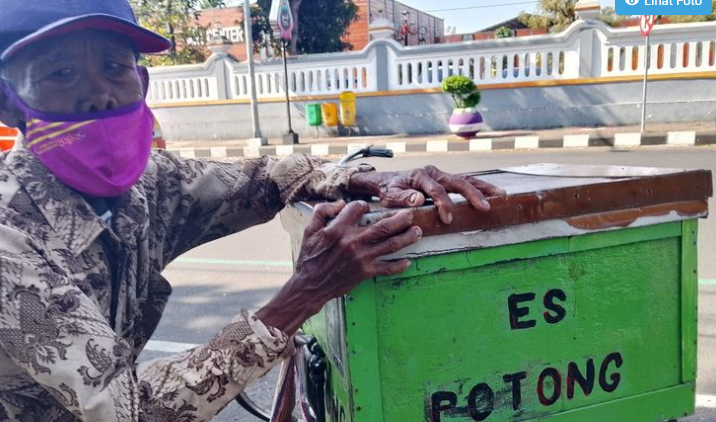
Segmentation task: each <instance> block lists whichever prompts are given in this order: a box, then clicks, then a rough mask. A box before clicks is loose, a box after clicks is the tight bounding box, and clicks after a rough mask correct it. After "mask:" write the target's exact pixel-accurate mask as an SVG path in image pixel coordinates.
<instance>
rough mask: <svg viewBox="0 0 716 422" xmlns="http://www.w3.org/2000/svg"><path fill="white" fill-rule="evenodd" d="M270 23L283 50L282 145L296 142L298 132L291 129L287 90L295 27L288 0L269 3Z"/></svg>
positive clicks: (275, 0)
mask: <svg viewBox="0 0 716 422" xmlns="http://www.w3.org/2000/svg"><path fill="white" fill-rule="evenodd" d="M270 20H271V23H272V25H273V23H274V22H275V25H276V27H277V28H278V30H279V34H280V36H281V45H282V47H283V48H282V50H283V81H284V91H286V114H287V116H288V133H287V134H285V135H284V136H283V143H284V145H293V144H298V134H297V133H296V132H294V131H293V125H292V123H291V97H290V96H289V91H288V58H287V50H288V42H289V41H291V39H292V38H293V30H294V28H295V25H294V21H293V13H292V12H291V5H290V4H289V2H288V0H273V3H272V5H271V16H270Z"/></svg>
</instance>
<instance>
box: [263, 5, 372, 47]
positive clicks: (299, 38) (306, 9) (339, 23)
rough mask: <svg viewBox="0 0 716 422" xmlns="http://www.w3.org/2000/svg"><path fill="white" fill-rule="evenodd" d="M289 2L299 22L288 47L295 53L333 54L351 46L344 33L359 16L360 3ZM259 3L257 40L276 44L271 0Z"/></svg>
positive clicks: (294, 16) (296, 20)
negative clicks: (272, 26)
mask: <svg viewBox="0 0 716 422" xmlns="http://www.w3.org/2000/svg"><path fill="white" fill-rule="evenodd" d="M290 4H291V10H292V11H293V18H294V21H295V23H296V30H295V34H294V39H293V41H292V42H291V44H290V46H289V51H290V52H291V53H292V54H318V53H334V52H339V51H343V50H346V49H351V48H352V46H351V45H350V44H349V43H347V42H346V41H345V35H347V31H348V27H349V26H350V24H351V23H352V22H354V21H355V20H356V19H357V18H358V6H356V5H355V3H353V0H346V1H336V0H290ZM258 6H259V7H258V8H256V9H255V12H256V13H257V16H252V17H251V18H252V23H253V24H254V25H255V27H254V30H253V31H252V32H253V35H254V42H255V43H257V44H258V45H263V44H265V43H266V37H268V38H270V39H271V41H272V42H273V43H274V44H276V40H273V30H272V29H271V25H270V24H269V13H270V11H271V0H258ZM253 12H254V11H252V13H253ZM276 45H277V44H276Z"/></svg>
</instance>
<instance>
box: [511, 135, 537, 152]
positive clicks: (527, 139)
mask: <svg viewBox="0 0 716 422" xmlns="http://www.w3.org/2000/svg"><path fill="white" fill-rule="evenodd" d="M537 148H539V136H518V137H516V138H515V149H537Z"/></svg>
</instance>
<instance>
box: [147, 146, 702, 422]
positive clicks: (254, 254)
mask: <svg viewBox="0 0 716 422" xmlns="http://www.w3.org/2000/svg"><path fill="white" fill-rule="evenodd" d="M539 162H561V163H569V164H620V165H640V166H661V167H683V168H708V169H711V170H712V171H714V173H716V147H703V148H688V149H673V148H668V149H666V148H656V149H640V150H629V151H613V150H601V151H595V150H590V151H563V150H560V151H554V152H549V151H547V152H545V151H539V152H510V153H489V154H485V153H483V154H453V155H435V156H432V157H428V156H415V157H402V158H399V159H394V160H390V161H376V162H374V164H376V165H377V166H378V167H379V168H381V169H383V170H401V169H410V168H415V167H420V166H424V165H427V164H434V165H437V166H438V167H441V168H444V169H448V170H450V171H454V172H462V171H474V170H488V169H494V168H500V167H507V166H515V165H524V164H531V163H539ZM711 206H712V207H714V206H716V203H714V202H713V201H712V203H711ZM714 209H716V208H714ZM699 236H700V238H699V247H700V263H699V270H700V278H701V279H703V280H705V281H704V282H703V283H702V285H700V287H699V293H700V303H699V309H700V311H699V317H700V323H699V347H700V349H699V380H698V393H699V394H702V395H710V396H716V281H714V280H716V259H714V257H716V218H712V219H711V220H707V221H705V222H703V223H702V225H701V228H700V233H699ZM290 260H291V254H290V249H289V239H288V236H287V235H285V234H284V232H283V230H282V229H281V226H280V223H279V222H278V221H277V220H275V221H273V222H271V223H269V224H267V225H264V226H262V227H257V228H254V229H251V230H248V231H246V232H243V233H240V234H237V235H235V236H232V237H230V238H227V239H223V240H220V241H217V242H214V243H211V244H209V245H205V246H203V247H201V248H199V249H196V250H194V251H192V252H191V253H189V254H187V255H186V256H185V257H183V258H182V259H180V260H179V261H178V262H176V263H174V264H172V265H171V266H170V267H169V268H168V269H167V270H166V272H165V275H166V276H167V277H168V279H169V280H170V281H171V282H172V284H173V286H174V295H173V298H172V301H171V303H170V305H169V306H168V308H167V312H166V314H165V318H164V320H163V321H162V324H161V325H160V327H159V329H158V331H157V333H156V335H155V337H154V340H158V341H165V342H173V343H202V342H205V341H207V340H208V339H209V338H211V337H212V336H213V335H214V334H215V333H216V332H217V331H218V330H219V329H220V328H221V327H222V325H224V324H225V323H226V322H227V321H228V320H229V319H230V318H231V317H232V315H233V314H235V313H236V312H237V311H238V310H239V309H241V308H244V307H245V308H250V309H256V308H258V307H260V306H261V305H262V304H264V303H265V302H266V301H268V300H269V298H270V297H271V296H272V295H273V294H274V293H275V292H276V291H277V289H279V288H280V286H281V285H282V284H283V283H284V282H285V281H286V280H287V279H288V278H289V277H290V275H291V268H290ZM709 280H710V281H709ZM154 344H160V345H161V343H154ZM170 346H171V344H170ZM163 353H164V352H157V351H148V352H146V353H145V355H144V356H143V359H151V358H152V357H156V356H161V355H162V354H163ZM272 378H273V377H272V376H271V375H270V376H268V377H267V380H262V381H260V382H258V383H256V385H254V386H252V387H251V388H250V390H251V391H253V392H254V393H256V395H257V396H259V397H261V398H263V399H264V401H265V399H267V398H268V397H269V396H270V391H271V385H270V380H271V379H272ZM712 406H713V405H712ZM215 420H217V421H219V422H232V421H242V422H243V421H246V422H249V421H254V420H255V419H253V418H252V417H251V416H249V415H247V414H245V413H243V411H241V410H239V409H237V408H236V406H233V405H232V406H230V407H229V408H227V409H226V410H225V411H224V412H223V413H222V414H221V415H219V416H218V417H217V418H216V419H215ZM687 421H689V422H696V421H704V422H705V421H709V422H716V409H713V408H712V409H708V408H701V409H699V413H698V415H697V416H695V417H692V418H689V419H687ZM614 422H619V421H614ZM624 422H628V421H624Z"/></svg>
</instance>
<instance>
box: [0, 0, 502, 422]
mask: <svg viewBox="0 0 716 422" xmlns="http://www.w3.org/2000/svg"><path fill="white" fill-rule="evenodd" d="M167 47H169V44H168V42H167V41H166V40H165V39H164V38H162V37H160V36H158V35H156V34H154V33H151V32H149V31H147V30H145V29H142V28H140V27H139V26H137V25H136V21H135V18H134V16H133V14H132V11H131V8H130V6H129V5H128V3H127V2H126V0H62V1H56V0H23V1H18V0H0V54H1V56H0V60H1V61H0V66H1V68H0V70H1V72H2V73H1V77H2V79H1V80H0V88H1V90H0V120H1V121H2V122H3V123H5V124H6V125H8V126H11V127H17V128H19V129H20V130H21V132H22V133H23V135H24V138H23V139H22V140H21V143H22V145H21V147H20V148H19V149H16V150H15V151H12V152H11V153H9V154H7V155H4V156H0V420H2V421H4V420H11V421H76V420H81V421H92V422H99V421H103V422H110V421H172V422H175V421H206V420H210V419H211V418H212V417H213V416H214V415H215V414H216V413H217V412H218V411H219V410H221V409H222V408H223V407H224V406H226V404H227V403H229V401H231V400H233V399H234V398H235V397H236V396H237V395H238V394H239V393H240V391H241V390H242V389H243V388H244V386H246V385H247V383H250V382H251V381H253V380H255V379H256V378H257V377H260V376H261V375H263V374H264V373H265V372H266V371H268V370H269V369H270V368H271V367H273V366H275V365H276V364H277V363H278V362H279V361H281V360H282V359H283V358H285V357H287V356H289V355H290V354H291V353H292V351H293V346H292V341H291V340H290V339H291V337H292V335H293V334H295V333H296V331H297V330H298V328H299V327H300V325H301V324H302V323H303V322H304V321H306V319H308V318H309V317H310V316H312V315H314V314H315V313H316V312H318V310H319V309H320V308H321V307H322V306H323V305H324V304H325V303H326V302H327V301H329V300H331V299H332V298H336V297H339V296H341V295H343V294H345V293H346V292H348V291H350V290H351V289H352V288H353V287H354V286H355V285H356V284H357V283H358V282H360V281H361V280H364V279H367V278H371V277H374V276H377V275H388V274H396V273H399V272H401V271H404V270H405V269H406V268H407V267H408V266H409V262H407V261H398V262H383V261H381V260H379V259H378V258H379V257H381V256H384V255H387V254H390V253H392V252H395V251H396V250H398V249H400V248H403V247H405V246H408V245H410V244H412V243H414V242H416V241H418V240H419V239H420V237H421V231H420V229H419V228H417V227H413V226H412V218H411V213H409V212H401V213H398V214H396V215H394V216H393V217H391V218H388V219H385V220H383V221H381V222H379V223H377V224H376V225H374V226H372V227H359V226H358V222H359V220H360V218H361V216H362V215H363V214H364V213H365V212H366V211H367V209H368V208H367V205H366V204H365V203H364V202H362V201H355V202H351V203H350V204H348V205H346V202H345V201H343V200H345V199H349V198H350V197H366V196H377V197H380V198H381V199H382V201H383V202H384V203H385V204H387V205H390V206H404V207H405V206H419V205H421V204H423V202H424V201H425V196H424V194H427V195H430V196H431V197H432V198H433V199H434V200H435V202H436V203H437V204H438V206H439V212H440V216H441V218H442V220H443V222H445V223H446V224H449V223H450V222H451V220H452V214H451V209H452V207H453V204H452V202H451V201H450V198H449V197H448V195H447V192H456V193H460V194H462V195H463V196H465V197H466V198H467V199H468V200H469V201H470V202H471V203H472V204H473V205H474V206H475V207H476V208H478V209H480V210H483V211H484V210H487V209H488V208H489V204H487V202H486V201H485V200H484V197H483V194H484V195H494V194H499V193H500V192H499V191H498V189H496V188H495V187H493V186H490V185H488V184H484V183H481V182H479V181H476V180H471V179H466V178H463V177H457V176H452V175H448V174H444V173H442V172H440V171H438V170H436V169H434V168H428V169H425V170H417V171H413V172H410V173H392V174H385V173H377V172H374V171H372V170H373V169H371V168H369V167H367V166H361V167H357V168H347V167H341V166H337V165H333V164H330V163H327V162H325V161H323V160H320V159H317V158H314V157H310V156H304V155H294V156H291V157H288V158H286V159H284V160H282V161H277V160H275V159H272V158H266V157H264V158H261V159H257V160H246V161H243V162H239V163H221V162H211V161H195V160H185V159H181V158H179V157H176V156H174V155H172V154H169V153H167V152H161V151H159V152H154V153H152V152H151V151H150V145H151V137H152V136H151V135H152V121H153V118H152V114H151V112H150V110H149V108H148V107H147V105H146V103H145V101H144V97H145V95H146V93H147V86H148V73H147V70H146V69H145V68H142V67H140V66H137V58H138V56H139V54H140V53H154V52H159V51H162V50H164V49H166V48H167ZM321 197H322V198H326V199H329V200H341V201H339V202H333V203H330V204H327V205H324V206H322V207H319V208H318V211H317V214H316V217H315V218H314V219H313V221H312V222H311V224H310V226H309V228H308V229H307V231H306V236H305V242H304V245H303V247H302V250H301V254H300V258H299V263H298V268H297V271H296V273H295V275H294V276H293V277H292V278H291V279H290V280H288V282H287V283H286V285H285V287H284V288H283V289H282V290H281V291H280V292H279V293H278V294H277V295H276V296H275V297H274V298H273V299H272V300H271V301H270V303H269V304H267V305H266V306H265V307H263V308H261V309H260V310H258V311H257V312H256V313H255V314H254V313H251V312H249V311H240V312H238V315H237V316H236V317H235V318H233V320H231V321H230V322H229V323H228V324H227V325H226V326H225V328H224V329H223V330H222V331H221V332H220V333H218V334H217V335H216V336H215V337H214V338H213V340H212V341H210V342H209V343H208V344H206V345H204V346H201V347H198V348H196V349H194V350H191V351H188V352H186V353H182V354H179V355H176V356H170V357H166V358H161V359H156V360H152V361H149V362H144V363H142V364H136V358H137V356H138V355H139V353H140V352H141V351H142V349H143V347H144V346H145V344H146V343H147V340H148V339H149V338H150V337H151V335H152V332H153V331H154V329H155V328H156V326H157V324H158V322H159V319H160V317H161V315H162V311H163V309H164V306H165V304H166V301H167V298H168V296H169V294H170V293H171V287H170V285H169V283H168V282H167V281H166V280H165V279H164V278H162V276H161V275H160V273H161V271H162V270H163V269H164V268H165V267H166V266H167V265H168V264H169V263H170V262H171V261H172V260H173V259H175V258H176V257H178V256H179V255H181V254H182V253H184V252H186V251H188V250H190V249H192V248H194V247H196V246H198V245H201V244H203V243H205V242H208V241H211V240H214V239H217V238H220V237H222V236H226V235H229V234H232V233H236V232H238V231H240V230H243V229H246V228H248V227H251V226H254V225H257V224H261V223H264V222H267V221H269V220H271V219H272V218H273V217H274V216H275V215H276V213H277V212H278V211H280V210H281V209H282V208H283V207H284V206H285V204H286V203H289V202H291V201H296V200H303V199H308V198H321Z"/></svg>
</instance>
